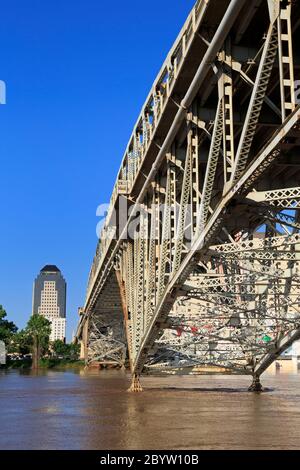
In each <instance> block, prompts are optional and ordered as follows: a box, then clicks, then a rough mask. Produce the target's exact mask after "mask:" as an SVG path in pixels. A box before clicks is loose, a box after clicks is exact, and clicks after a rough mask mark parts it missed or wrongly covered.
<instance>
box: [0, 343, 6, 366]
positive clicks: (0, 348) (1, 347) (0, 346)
mask: <svg viewBox="0 0 300 470" xmlns="http://www.w3.org/2000/svg"><path fill="white" fill-rule="evenodd" d="M4 364H6V348H5V344H4V341H0V366H1V365H4Z"/></svg>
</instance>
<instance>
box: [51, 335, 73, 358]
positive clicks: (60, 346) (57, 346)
mask: <svg viewBox="0 0 300 470" xmlns="http://www.w3.org/2000/svg"><path fill="white" fill-rule="evenodd" d="M68 346H69V345H68V344H66V343H65V342H64V341H62V340H61V339H56V340H55V341H53V343H52V350H53V354H54V356H64V357H65V356H68V354H69V348H68Z"/></svg>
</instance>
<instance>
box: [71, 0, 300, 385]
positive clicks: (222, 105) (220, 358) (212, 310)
mask: <svg viewBox="0 0 300 470" xmlns="http://www.w3.org/2000/svg"><path fill="white" fill-rule="evenodd" d="M299 16H300V8H299V4H298V2H293V1H290V0H268V1H260V0H257V1H254V2H247V1H244V0H231V1H230V0H227V1H226V0H224V1H223V0H222V1H215V0H199V1H197V2H196V5H195V7H194V9H193V10H192V12H191V14H190V16H189V18H188V19H187V21H186V23H185V25H184V28H183V30H182V31H181V33H180V35H179V37H178V39H177V41H176V42H175V45H174V47H173V48H172V50H171V52H170V54H169V55H168V57H167V60H166V62H165V64H164V66H163V68H162V71H161V73H160V74H159V76H158V79H157V80H156V81H155V83H154V86H153V88H152V90H151V92H150V94H149V97H148V99H147V101H146V103H145V106H144V107H143V110H142V113H141V116H140V118H139V119H138V122H137V125H136V127H135V129H134V132H133V135H132V138H131V140H130V142H129V145H128V148H127V150H126V153H125V156H124V159H123V161H122V164H121V169H120V172H119V175H118V179H117V183H116V186H115V189H114V192H113V195H112V199H111V204H110V208H109V211H108V215H107V218H106V222H105V226H104V228H103V231H102V235H101V240H100V242H99V246H98V248H97V253H96V257H95V260H94V263H93V266H92V269H91V275H90V279H89V285H88V292H87V299H86V303H85V306H84V310H83V311H84V313H83V315H82V316H81V320H80V324H79V327H78V332H77V337H78V339H80V338H81V337H82V331H83V326H84V324H85V322H87V321H88V320H90V319H91V318H94V315H95V312H97V316H98V318H99V319H101V305H100V304H101V302H100V300H99V299H101V298H102V297H101V296H102V295H103V293H105V292H107V291H108V287H107V286H108V284H109V282H111V279H112V277H114V276H116V278H117V285H118V295H119V296H120V305H121V307H122V311H123V318H124V324H125V328H126V331H127V342H128V350H129V359H130V365H131V371H132V374H133V385H132V390H136V391H138V390H140V389H141V387H140V384H139V380H138V376H139V375H140V374H141V372H142V370H143V369H144V367H145V366H146V367H148V368H149V369H151V368H153V367H156V365H157V364H158V363H161V362H162V361H163V362H164V363H165V364H167V365H169V366H170V365H172V367H173V366H174V367H175V365H176V364H179V365H181V366H187V365H194V366H195V365H214V366H218V367H222V368H225V369H231V370H233V371H235V372H239V373H248V374H251V375H252V376H253V379H254V382H253V388H254V389H257V388H259V376H260V375H261V373H262V372H263V371H264V370H265V369H266V368H267V367H268V365H269V364H270V363H271V362H272V361H273V360H274V359H276V357H278V355H279V354H281V352H282V351H284V350H285V349H286V348H288V347H289V346H290V345H291V344H292V342H293V341H294V340H296V339H298V338H300V318H299V315H300V314H299V296H300V290H299V287H300V286H299V283H300V279H299V241H300V238H299V237H300V235H299V234H298V233H299V229H300V223H299V217H298V210H299V208H300V207H299V201H300V166H299V145H300V127H299V117H300V110H299V105H297V103H296V99H295V93H294V91H295V90H294V86H295V75H296V74H297V71H298V68H299V67H298V64H296V63H295V60H294V57H293V42H295V41H297V40H298V39H299V38H298V36H299V31H298V27H299V23H300V21H299ZM299 65H300V64H299ZM122 201H123V202H124V201H126V203H127V204H128V205H129V208H130V210H129V211H128V213H126V214H127V215H126V216H125V222H124V223H121V222H120V221H121V219H122V217H123V218H124V210H123V209H122V208H123V206H122ZM133 222H135V224H133ZM132 227H134V228H132ZM99 321H100V322H101V320H99Z"/></svg>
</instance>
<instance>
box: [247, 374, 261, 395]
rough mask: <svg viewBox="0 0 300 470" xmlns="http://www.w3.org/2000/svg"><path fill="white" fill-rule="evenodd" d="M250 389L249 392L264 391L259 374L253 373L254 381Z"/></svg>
mask: <svg viewBox="0 0 300 470" xmlns="http://www.w3.org/2000/svg"><path fill="white" fill-rule="evenodd" d="M248 391H249V392H262V391H263V387H262V384H261V383H260V376H259V375H256V374H254V375H253V381H252V384H251V385H250V387H249V388H248Z"/></svg>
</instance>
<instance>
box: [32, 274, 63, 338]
mask: <svg viewBox="0 0 300 470" xmlns="http://www.w3.org/2000/svg"><path fill="white" fill-rule="evenodd" d="M66 293H67V284H66V281H65V279H64V278H63V276H62V274H61V272H60V270H59V269H58V268H57V266H55V265H46V266H44V268H43V269H41V271H40V274H39V275H38V276H37V278H36V279H35V281H34V287H33V301H32V314H38V315H43V316H44V317H45V318H47V319H48V320H49V321H50V322H51V336H50V341H55V340H57V339H60V340H63V341H64V340H65V338H66Z"/></svg>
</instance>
